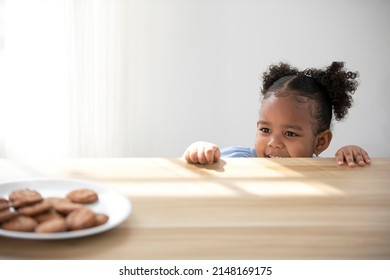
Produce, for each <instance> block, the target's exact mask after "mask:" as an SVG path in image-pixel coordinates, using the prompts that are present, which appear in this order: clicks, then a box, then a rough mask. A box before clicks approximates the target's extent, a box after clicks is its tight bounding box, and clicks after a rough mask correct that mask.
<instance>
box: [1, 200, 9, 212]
mask: <svg viewBox="0 0 390 280" xmlns="http://www.w3.org/2000/svg"><path fill="white" fill-rule="evenodd" d="M9 207H10V205H9V202H8V200H6V199H5V198H0V211H1V210H4V209H8V208H9Z"/></svg>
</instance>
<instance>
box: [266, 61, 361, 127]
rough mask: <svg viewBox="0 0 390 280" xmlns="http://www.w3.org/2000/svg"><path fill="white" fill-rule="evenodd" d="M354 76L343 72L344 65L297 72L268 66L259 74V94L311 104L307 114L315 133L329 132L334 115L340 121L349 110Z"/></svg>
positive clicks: (282, 64)
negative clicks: (261, 85)
mask: <svg viewBox="0 0 390 280" xmlns="http://www.w3.org/2000/svg"><path fill="white" fill-rule="evenodd" d="M358 76H359V73H358V72H351V71H347V70H345V69H344V62H332V64H331V65H330V66H328V67H326V68H325V69H316V68H308V69H305V70H303V71H299V70H298V69H297V68H294V67H291V66H290V65H289V64H287V63H279V64H276V65H271V66H269V68H268V70H267V71H266V72H264V73H263V87H262V89H261V93H262V95H263V97H264V99H266V98H268V97H269V96H271V95H272V94H273V95H275V96H283V95H288V94H292V95H294V96H296V97H297V100H298V101H299V102H307V101H310V100H313V101H314V103H313V106H312V109H311V114H312V116H313V117H314V119H315V120H317V125H318V126H317V133H319V132H321V131H324V130H326V129H329V128H330V124H331V121H332V116H333V114H334V116H335V119H336V120H337V121H340V120H343V119H344V117H345V116H346V115H347V113H348V109H349V108H350V107H351V106H352V101H353V99H352V94H353V93H354V92H355V91H356V88H357V86H358V81H357V78H358Z"/></svg>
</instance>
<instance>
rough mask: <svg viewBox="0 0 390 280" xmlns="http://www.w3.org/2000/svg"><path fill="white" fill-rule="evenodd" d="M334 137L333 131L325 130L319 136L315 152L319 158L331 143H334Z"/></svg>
mask: <svg viewBox="0 0 390 280" xmlns="http://www.w3.org/2000/svg"><path fill="white" fill-rule="evenodd" d="M332 137H333V134H332V131H330V130H329V129H327V130H324V131H323V132H320V133H319V134H318V135H317V139H316V146H315V150H314V151H315V154H316V155H317V156H318V155H319V154H321V153H322V152H323V151H325V150H326V149H327V148H328V147H329V144H330V141H332Z"/></svg>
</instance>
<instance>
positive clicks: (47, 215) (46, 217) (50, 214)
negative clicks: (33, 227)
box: [33, 209, 64, 223]
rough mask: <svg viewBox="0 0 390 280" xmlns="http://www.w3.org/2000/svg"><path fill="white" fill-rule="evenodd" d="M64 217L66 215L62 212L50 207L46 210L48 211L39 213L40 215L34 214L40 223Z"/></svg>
mask: <svg viewBox="0 0 390 280" xmlns="http://www.w3.org/2000/svg"><path fill="white" fill-rule="evenodd" d="M63 217H64V216H63V215H61V214H60V213H58V212H57V211H56V210H54V209H50V210H49V211H46V212H43V213H41V214H38V215H36V216H34V217H33V218H34V219H35V220H36V221H37V222H38V223H43V222H47V221H50V220H53V219H57V218H63Z"/></svg>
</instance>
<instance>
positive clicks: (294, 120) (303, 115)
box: [255, 94, 318, 158]
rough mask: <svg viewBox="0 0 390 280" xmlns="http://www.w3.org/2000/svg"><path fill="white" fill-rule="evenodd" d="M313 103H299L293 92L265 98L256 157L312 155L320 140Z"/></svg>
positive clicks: (256, 144)
mask: <svg viewBox="0 0 390 280" xmlns="http://www.w3.org/2000/svg"><path fill="white" fill-rule="evenodd" d="M312 102H313V101H308V102H304V103H301V102H298V101H297V100H296V99H295V97H294V96H293V95H292V94H288V95H286V96H279V97H276V96H275V95H273V94H272V95H271V96H270V97H268V98H266V99H264V100H263V102H262V105H261V109H260V115H259V121H258V123H257V133H256V143H255V148H256V155H257V157H270V158H275V157H312V156H313V154H314V153H315V151H316V146H317V143H318V137H317V136H315V135H314V133H313V121H314V120H313V118H312V117H311V115H310V112H311V110H310V104H311V103H312Z"/></svg>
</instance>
